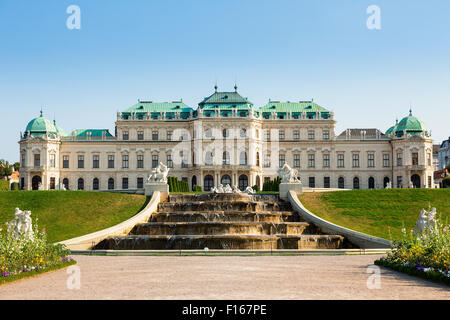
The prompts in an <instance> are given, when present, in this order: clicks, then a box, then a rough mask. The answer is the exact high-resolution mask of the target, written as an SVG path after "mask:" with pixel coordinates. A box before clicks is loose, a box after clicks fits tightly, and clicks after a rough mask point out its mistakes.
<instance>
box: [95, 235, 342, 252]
mask: <svg viewBox="0 0 450 320" xmlns="http://www.w3.org/2000/svg"><path fill="white" fill-rule="evenodd" d="M343 240H344V238H343V237H342V236H338V235H306V236H305V235H296V236H285V235H281V236H277V235H220V236H217V235H175V236H168V235H156V236H148V235H129V236H124V237H113V238H107V239H105V240H103V241H101V242H100V243H99V244H98V245H97V246H95V249H111V250H112V249H113V250H171V249H173V250H177V249H180V250H186V249H193V248H195V249H202V248H205V247H208V248H210V249H247V250H248V249H266V250H267V249H268V250H270V249H274V250H275V249H338V248H341V247H342V243H343Z"/></svg>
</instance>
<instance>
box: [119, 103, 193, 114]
mask: <svg viewBox="0 0 450 320" xmlns="http://www.w3.org/2000/svg"><path fill="white" fill-rule="evenodd" d="M191 110H193V109H192V108H191V107H189V106H188V105H186V104H185V103H184V102H182V101H174V102H152V101H140V102H138V103H136V104H135V105H134V106H132V107H130V108H128V109H126V110H125V111H124V113H132V112H135V113H140V112H143V113H146V112H150V113H151V112H190V111H191Z"/></svg>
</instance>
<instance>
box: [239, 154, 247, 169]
mask: <svg viewBox="0 0 450 320" xmlns="http://www.w3.org/2000/svg"><path fill="white" fill-rule="evenodd" d="M239 164H240V165H241V166H246V165H247V152H245V151H242V152H241V154H240V155H239Z"/></svg>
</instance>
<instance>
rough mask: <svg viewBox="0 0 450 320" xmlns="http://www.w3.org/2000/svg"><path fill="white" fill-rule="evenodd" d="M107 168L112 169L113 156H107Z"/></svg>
mask: <svg viewBox="0 0 450 320" xmlns="http://www.w3.org/2000/svg"><path fill="white" fill-rule="evenodd" d="M108 168H109V169H113V168H114V155H112V154H110V155H108Z"/></svg>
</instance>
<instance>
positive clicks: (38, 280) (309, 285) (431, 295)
mask: <svg viewBox="0 0 450 320" xmlns="http://www.w3.org/2000/svg"><path fill="white" fill-rule="evenodd" d="M376 258H378V256H373V255H371V256H259V257H258V256H256V257H228V256H215V257H212V256H211V257H202V256H200V257H193V256H190V257H152V256H143V257H136V256H134V257H133V256H130V257H124V256H119V257H102V256H75V259H76V260H77V261H78V264H77V265H78V266H79V268H80V274H81V277H80V283H81V287H80V289H79V290H76V289H68V288H67V279H68V277H69V274H68V273H67V270H58V271H56V272H52V273H49V274H45V275H42V276H38V277H35V278H32V279H25V280H21V281H19V282H16V283H10V284H7V285H3V286H0V299H273V300H277V299H283V300H284V299H450V289H449V287H447V286H442V285H438V284H434V283H431V282H427V281H424V280H421V279H417V278H414V277H411V276H408V275H404V274H401V273H397V272H394V271H390V270H388V269H384V268H381V288H380V289H368V288H367V279H368V278H369V277H370V276H371V275H372V274H369V273H366V271H367V267H368V266H369V265H372V263H373V261H374V260H375V259H376Z"/></svg>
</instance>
